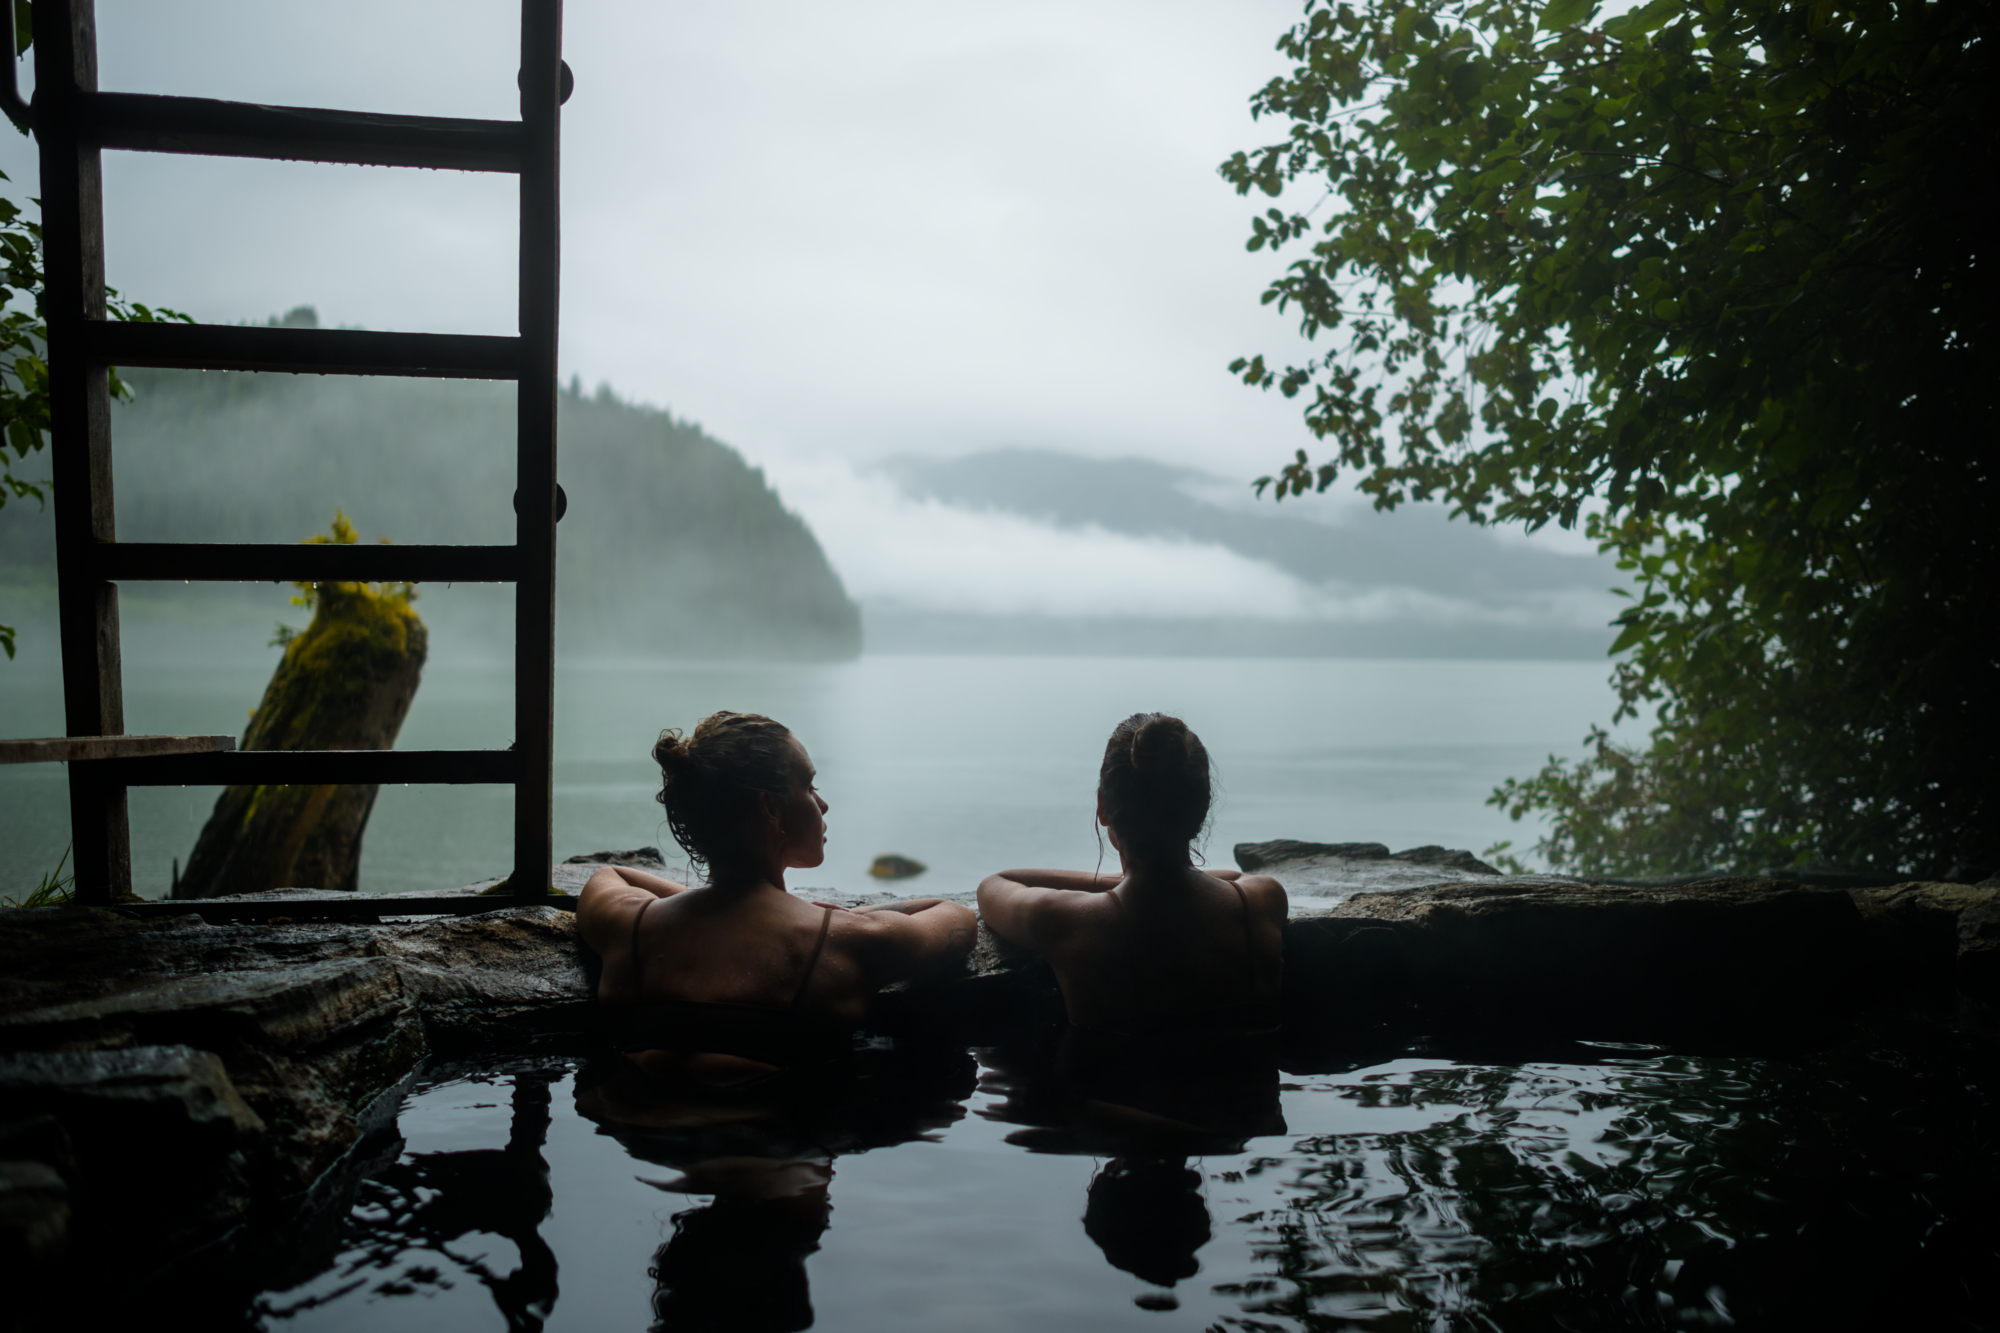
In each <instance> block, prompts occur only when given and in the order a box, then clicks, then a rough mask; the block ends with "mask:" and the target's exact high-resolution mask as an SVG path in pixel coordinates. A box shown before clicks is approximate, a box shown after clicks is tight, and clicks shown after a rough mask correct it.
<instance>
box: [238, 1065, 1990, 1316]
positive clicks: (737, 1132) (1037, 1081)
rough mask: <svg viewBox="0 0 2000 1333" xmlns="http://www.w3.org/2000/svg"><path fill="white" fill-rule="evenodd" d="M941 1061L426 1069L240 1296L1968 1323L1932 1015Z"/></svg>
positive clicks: (1960, 1172)
mask: <svg viewBox="0 0 2000 1333" xmlns="http://www.w3.org/2000/svg"><path fill="white" fill-rule="evenodd" d="M976 1054H977V1058H978V1065H977V1066H976V1065H975V1063H974V1060H973V1057H972V1055H970V1054H968V1053H967V1052H966V1051H965V1050H963V1049H962V1048H961V1049H956V1050H947V1051H923V1050H913V1049H908V1048H895V1047H887V1046H885V1047H878V1048H871V1049H869V1050H864V1051H862V1052H861V1053H860V1054H859V1056H858V1057H857V1060H856V1062H855V1064H854V1066H853V1067H852V1068H850V1069H847V1070H845V1071H841V1072H838V1073H834V1074H828V1075H825V1076H822V1077H818V1078H814V1079H807V1080H800V1081H798V1082H791V1083H787V1082H783V1081H779V1082H775V1083H771V1084H767V1085H765V1086H763V1087H760V1088H755V1089H746V1090H743V1091H741V1092H737V1093H732V1094H728V1095H715V1094H713V1093H703V1094H690V1093H689V1092H688V1091H687V1090H685V1089H675V1088H672V1087H667V1086H663V1085H661V1084H658V1083H655V1082H653V1081H651V1080H648V1079H646V1078H644V1077H642V1076H639V1075H638V1073H637V1071H636V1070H633V1069H631V1067H630V1066H629V1065H626V1064H624V1062H622V1061H619V1060H613V1059H603V1060H599V1059H595V1058H591V1059H580V1058H578V1057H572V1056H568V1055H564V1056H552V1055H543V1056H537V1057H518V1058H514V1059H512V1060H511V1061H509V1060H508V1059H507V1058H504V1057H498V1058H489V1059H488V1060H487V1062H486V1063H485V1064H484V1065H483V1069H482V1072H481V1073H479V1074H477V1075H474V1076H472V1077H470V1078H468V1077H466V1076H465V1074H464V1072H463V1070H462V1069H461V1070H457V1071H441V1077H440V1078H438V1079H437V1080H435V1081H434V1082H433V1083H432V1084H431V1085H430V1087H429V1088H428V1089H427V1090H425V1091H424V1092H422V1093H420V1094H419V1095H418V1096H417V1097H415V1098H414V1099H413V1100H412V1103H411V1105H410V1109H409V1111H408V1112H406V1114H405V1115H404V1117H403V1126H402V1128H403V1132H404V1133H406V1134H408V1135H409V1138H410V1140H411V1147H409V1148H406V1147H404V1146H403V1145H400V1144H392V1145H390V1147H389V1153H390V1156H389V1157H385V1158H383V1159H381V1165H380V1166H379V1167H376V1168H374V1169H373V1174H372V1177H371V1178H370V1179H369V1180H367V1181H366V1182H365V1183H364V1184H363V1185H362V1187H361V1194H360V1197H359V1202H358V1204H357V1206H356V1207H355V1209H354V1210H353V1212H352V1214H351V1215H350V1216H349V1217H348V1219H347V1226H346V1231H345V1233H344V1235H343V1238H342V1242H341V1251H340V1253H339V1254H338V1255H337V1256H336V1257H333V1258H331V1259H330V1260H329V1261H327V1262H326V1263H325V1266H324V1267H322V1268H320V1269H319V1271H318V1272H317V1273H315V1274H314V1275H313V1276H312V1277H311V1278H310V1279H309V1280H306V1281H304V1282H301V1283H299V1285H296V1286H291V1287H289V1288H288V1289H287V1290H286V1291H284V1292H282V1293H273V1294H271V1295H268V1296H266V1297H264V1298H262V1299H261V1300H259V1301H257V1302H256V1304H255V1305H254V1307H253V1309H252V1311H251V1313H250V1316H249V1317H250V1319H251V1320H252V1321H261V1322H262V1323H263V1325H264V1326H265V1327H266V1328H271V1327H276V1326H279V1325H281V1324H283V1323H285V1322H286V1321H288V1320H296V1321H298V1322H297V1323H296V1324H295V1325H294V1327H297V1328H299V1329H300V1330H301V1333H305V1330H307V1329H322V1328H324V1329H347V1328H354V1327H360V1326H363V1324H366V1326H368V1327H371V1328H398V1327H408V1328H430V1329H437V1330H448V1331H449V1333H458V1330H461V1329H464V1330H472V1329H477V1328H485V1327H489V1326H494V1325H497V1324H498V1323H500V1322H502V1320H504V1322H505V1323H506V1325H507V1326H508V1327H509V1328H513V1329H523V1330H527V1329H536V1328H539V1327H541V1326H542V1325H543V1323H544V1321H550V1312H551V1306H552V1304H553V1303H554V1302H555V1301H556V1297H557V1292H558V1273H557V1260H558V1259H561V1260H562V1261H563V1263H564V1265H565V1270H564V1271H565V1275H566V1278H567V1285H568V1288H569V1289H568V1291H566V1292H565V1293H564V1294H563V1297H562V1300H563V1302H564V1305H565V1306H566V1307H568V1308H567V1316H568V1318H569V1319H571V1320H574V1321H576V1322H578V1323H579V1324H591V1325H596V1324H603V1325H605V1326H607V1327H629V1326H630V1324H631V1323H632V1322H635V1321H634V1320H633V1315H634V1314H640V1316H641V1319H642V1320H643V1318H644V1317H645V1314H644V1313H643V1312H644V1303H645V1301H646V1300H647V1299H648V1298H650V1302H651V1310H650V1316H651V1318H652V1319H653V1320H655V1321H656V1325H655V1326H656V1327H658V1328H660V1329H670V1330H688V1329H709V1328H725V1327H726V1328H730V1329H743V1330H758V1329H770V1330H777V1329H786V1330H791V1329H800V1328H805V1327H808V1326H810V1325H811V1324H812V1322H813V1320H814V1299H815V1296H816V1295H817V1297H818V1299H819V1303H820V1306H821V1309H820V1312H819V1317H820V1320H821V1322H822V1323H824V1324H831V1323H835V1322H840V1323H841V1324H842V1326H843V1327H849V1326H853V1327H869V1328H876V1327H881V1328H893V1329H896V1330H902V1329H918V1328H925V1327H936V1326H952V1325H954V1324H955V1323H957V1322H964V1323H967V1324H968V1325H970V1324H979V1325H981V1326H990V1327H994V1328H1008V1329H1019V1328H1047V1329H1050V1330H1052V1331H1053V1330H1063V1329H1068V1328H1089V1327H1099V1326H1103V1327H1112V1326H1117V1325H1118V1324H1119V1321H1120V1320H1121V1319H1123V1320H1126V1321H1130V1320H1132V1319H1134V1318H1137V1319H1139V1320H1141V1321H1146V1320H1148V1319H1149V1316H1146V1315H1143V1314H1139V1313H1138V1312H1137V1311H1134V1310H1133V1309H1132V1307H1131V1305H1130V1304H1128V1302H1131V1301H1133V1300H1134V1295H1133V1292H1134V1290H1135V1284H1138V1283H1143V1284H1145V1289H1144V1292H1143V1294H1141V1295H1138V1296H1137V1298H1136V1303H1137V1304H1138V1305H1139V1306H1141V1307H1142V1308H1143V1309H1147V1310H1169V1309H1174V1308H1176V1307H1178V1308H1179V1310H1180V1314H1179V1315H1177V1316H1176V1318H1178V1319H1180V1320H1183V1321H1185V1323H1186V1326H1188V1327H1208V1326H1222V1327H1231V1328H1235V1329H1241V1330H1245V1331H1246V1333H1247V1331H1249V1330H1255V1331H1256V1333H1292V1331H1297V1333H1320V1331H1321V1330H1334V1329H1380V1330H1406V1329H1410V1330H1414V1329H1425V1330H1472V1329H1506V1330H1516V1329H1523V1330H1526V1329H1544V1328H1546V1329H1591V1330H1598V1329H1603V1330H1610V1329H1619V1330H1622V1329H1686V1328H1700V1327H1725V1326H1732V1325H1733V1326H1735V1327H1739V1328H1768V1329H1793V1328H1807V1329H1812V1330H1814V1333H1822V1331H1823V1330H1827V1331H1832V1330H1845V1329H1861V1328H1871V1329H1872V1328H1894V1329H1901V1328H1921V1329H1931V1328H1938V1329H1980V1328H1995V1327H1996V1324H2000V1207H1996V1200H2000V1134H1996V1132H1995V1131H1996V1127H2000V1050H1996V1048H1995V1047H1993V1046H1992V1045H1991V1044H1990V1043H1982V1042H1980V1041H1978V1040H1975V1039H1972V1038H1968V1037H1965V1036H1961V1035H1958V1034H1954V1033H1949V1032H1940V1031H1932V1030H1927V1029H1923V1028H1921V1027H1904V1028H1899V1029H1896V1030H1893V1031H1888V1030H1885V1031H1883V1032H1881V1033H1879V1034H1874V1035H1870V1034H1867V1033H1863V1034H1860V1035H1858V1036H1856V1037H1855V1038H1853V1039H1852V1040H1849V1041H1846V1042H1845V1043H1844V1044H1840V1045H1836V1046H1829V1047H1826V1048H1824V1049H1819V1050H1810V1051H1797V1050H1794V1051H1782V1052H1771V1051H1768V1050H1767V1051H1757V1052H1743V1051H1722V1052H1717V1051H1713V1050H1710V1051H1705V1052H1701V1053H1692V1052H1684V1051H1675V1050H1660V1049H1652V1048H1626V1049H1619V1048H1614V1047H1608V1046H1598V1047H1589V1046H1582V1045H1574V1044H1571V1045H1563V1046H1548V1047H1542V1048H1538V1049H1526V1048H1510V1049H1508V1050H1506V1051H1504V1052H1493V1051H1489V1050H1456V1049H1440V1048H1438V1047H1436V1046H1435V1045H1430V1044H1425V1043H1414V1042H1409V1043H1405V1045H1404V1046H1403V1047H1402V1048H1401V1049H1400V1051H1399V1052H1398V1055H1399V1058H1394V1059H1390V1060H1386V1061H1384V1060H1375V1061H1373V1062H1371V1063H1368V1064H1366V1065H1365V1066H1364V1067H1361V1068H1354V1067H1352V1066H1351V1065H1350V1064H1342V1062H1341V1061H1339V1060H1336V1059H1334V1058H1333V1057H1328V1059H1327V1060H1326V1061H1325V1062H1321V1063H1318V1064H1316V1065H1315V1066H1314V1068H1316V1069H1317V1070H1318V1071H1319V1072H1316V1073H1299V1072H1296V1071H1297V1070H1298V1069H1299V1067H1300V1066H1299V1063H1298V1062H1297V1061H1296V1060H1294V1059H1293V1058H1292V1057H1291V1056H1289V1055H1288V1056H1287V1057H1286V1068H1287V1069H1290V1070H1292V1071H1294V1072H1291V1073H1289V1074H1280V1073H1278V1072H1277V1070H1276V1068H1275V1067H1274V1066H1273V1065H1272V1064H1271V1062H1270V1061H1269V1059H1268V1058H1267V1055H1266V1054H1264V1053H1256V1054H1255V1058H1251V1054H1250V1053H1248V1051H1247V1047H1245V1048H1239V1049H1237V1050H1235V1051H1231V1052H1226V1053H1225V1054H1227V1055H1228V1057H1229V1058H1228V1059H1224V1060H1222V1061H1221V1062H1220V1063H1216V1064H1207V1063H1205V1062H1204V1061H1201V1060H1196V1059H1194V1058H1192V1057H1191V1056H1190V1055H1189V1052H1188V1051H1187V1050H1186V1049H1185V1048H1178V1047H1177V1048H1161V1049H1158V1050H1155V1051H1152V1052H1151V1053H1146V1052H1144V1051H1140V1050H1137V1049H1136V1048H1127V1049H1125V1050H1123V1051H1121V1052H1114V1053H1112V1058H1103V1059H1099V1058H1086V1057H1087V1056H1091V1055H1092V1054H1093V1053H1092V1052H1089V1051H1087V1050H1086V1049H1085V1048H1084V1047H1083V1046H1080V1045H1079V1044H1077V1042H1076V1041H1075V1040H1074V1039H1072V1040H1071V1042H1070V1043H1069V1044H1061V1043H1058V1042H1057V1041H1055V1040H1054V1039H1053V1038H1051V1039H1049V1040H1047V1041H1044V1042H1041V1043H1040V1044H1036V1043H1028V1044H1026V1045H1023V1046H1021V1047H1018V1048H991V1049H989V1048H981V1049H980V1050H979V1051H978V1052H977V1053H976ZM1104 1054H1105V1053H1104V1052H1101V1051H1100V1052H1095V1055H1097V1056H1102V1055H1104ZM579 1066H580V1068H579ZM979 1066H983V1070H982V1069H981V1068H979ZM572 1071H575V1074H576V1077H575V1089H576V1093H575V1102H574V1109H575V1112H576V1113H579V1114H580V1115H581V1116H583V1117H585V1118H586V1119H587V1123H579V1121H578V1120H577V1119H576V1118H575V1117H574V1116H573V1115H572V1110H571V1105H570V1102H569V1094H568V1093H567V1092H556V1091H555V1089H554V1086H553V1085H554V1084H555V1083H557V1082H558V1081H560V1080H563V1079H566V1078H568V1077H569V1076H570V1075H571V1073H572ZM446 1075H448V1076H446ZM975 1075H977V1076H978V1081H979V1084H980V1087H979V1089H977V1092H978V1101H977V1105H978V1106H979V1110H980V1113H981V1118H976V1119H974V1120H971V1121H964V1120H963V1117H964V1115H965V1110H964V1108H965V1107H966V1105H967V1104H968V1101H969V1099H970V1098H971V1097H972V1096H973V1095H974V1093H975V1088H974V1081H975ZM1197 1075H1198V1076H1197ZM1281 1080H1284V1081H1282V1082H1281ZM552 1092H554V1093H555V1095H554V1098H553V1101H552V1097H551V1094H552ZM1280 1099H1282V1114H1280V1111H1281V1100H1280ZM552 1116H553V1118H554V1121H555V1126H554V1129H553V1131H552V1129H551V1124H550V1121H551V1117H552ZM1287 1121H1289V1122H1290V1125H1291V1127H1290V1128H1289V1129H1287V1128H1286V1122H1287ZM1003 1138H1004V1140H1005V1143H1004V1144H1003V1143H1001V1142H999V1140H1001V1139H1003ZM940 1139H941V1140H943V1142H942V1144H941V1146H939V1147H937V1148H935V1149H931V1148H925V1149H923V1150H922V1151H921V1152H918V1153H914V1154H905V1153H903V1152H901V1151H900V1150H897V1149H896V1147H895V1146H896V1145H902V1144H909V1143H912V1142H915V1141H920V1140H928V1141H936V1140H940ZM546 1144H553V1147H549V1146H545V1145H546ZM1007 1145H1012V1146H1011V1147H1009V1146H1007ZM412 1148H413V1149H414V1150H412ZM398 1149H401V1152H400V1155H397V1154H398ZM432 1149H439V1150H438V1151H433V1150H432ZM875 1149H884V1150H890V1151H888V1152H885V1153H884V1154H882V1155H880V1156H870V1157H869V1158H867V1159H865V1166H864V1165H863V1164H862V1163H855V1162H853V1161H852V1159H853V1156H854V1155H855V1154H858V1153H864V1152H870V1151H871V1150H875ZM1030 1154H1033V1156H1032V1157H1031V1156H1030ZM1091 1157H1095V1158H1097V1159H1098V1160H1097V1161H1095V1162H1091V1161H1089V1160H1087V1159H1089V1158H1091ZM545 1159H546V1160H548V1161H553V1162H554V1163H556V1168H557V1169H556V1173H555V1178H554V1180H553V1182H551V1180H550V1176H549V1172H548V1170H547V1168H546V1167H545V1166H544V1165H543V1162H544V1160H545ZM844 1159H845V1160H844ZM635 1163H637V1164H638V1165H637V1166H636V1169H635V1167H634V1164H635ZM836 1174H839V1175H840V1176H841V1177H842V1178H841V1179H840V1180H839V1181H836V1179H835V1176H836ZM634 1176H637V1177H639V1178H640V1180H641V1181H642V1182H643V1183H635V1182H634V1180H633V1177H634ZM551 1185H553V1190H554V1194H555V1196H556V1198H555V1203H554V1212H553V1214H552V1215H551V1211H550V1210H551V1201H550V1193H551ZM648 1185H650V1186H653V1187H654V1188H652V1189H648V1188H647V1187H646V1186H648ZM656 1190H663V1191H667V1192H668V1193H669V1194H670V1195H671V1196H672V1197H671V1198H670V1199H664V1198H663V1197H662V1196H661V1195H660V1194H658V1193H656V1192H655V1191H656ZM843 1200H845V1202H846V1204H847V1206H848V1208H849V1209H850V1211H849V1212H847V1213H845V1214H843V1215H842V1216H841V1217H840V1218H839V1219H838V1220H840V1221H842V1222H843V1223H844V1228H845V1229H844V1230H843V1231H842V1232H840V1233H835V1232H833V1231H831V1230H830V1224H831V1222H832V1221H834V1220H835V1217H834V1209H835V1207H836V1206H837V1205H840V1204H841V1203H842V1202H843ZM662 1203H664V1204H665V1205H666V1206H665V1207H661V1206H660V1205H661V1204H662ZM551 1217H552V1221H551V1220H550V1219H551ZM545 1234H546V1235H547V1236H548V1237H550V1238H551V1239H550V1240H547V1241H545V1240H544V1235H545ZM551 1243H553V1244H554V1246H555V1250H556V1253H554V1254H552V1253H551V1251H550V1244H551ZM564 1246H569V1247H570V1248H568V1249H565V1248H564ZM816 1254H817V1257H814V1256H815V1255H816ZM836 1254H837V1255H839V1256H840V1261H839V1267H838V1269H832V1268H829V1267H828V1266H827V1265H828V1264H829V1261H830V1259H831V1258H832V1257H833V1256H834V1255H836ZM308 1266H313V1265H308ZM288 1271H289V1270H288ZM913 1273H914V1274H916V1275H917V1277H916V1278H915V1279H912V1276H911V1275H912V1274H913ZM809 1279H811V1281H810V1282H809ZM295 1280H296V1279H295V1278H293V1277H291V1276H285V1277H283V1278H282V1281H284V1282H286V1283H290V1282H293V1281H295ZM815 1286H816V1287H817V1288H818V1290H817V1292H815V1290H814V1287H815ZM454 1287H455V1288H456V1290H455V1291H452V1290H450V1289H452V1288H454ZM926 1302H928V1304H927V1303H926ZM957 1302H964V1303H965V1304H964V1308H963V1309H961V1308H960V1305H959V1304H957ZM835 1309H839V1310H841V1311H843V1312H844V1315H845V1318H844V1319H840V1320H837V1319H836V1317H835V1315H834V1313H833V1312H834V1311H835ZM960 1315H963V1318H962V1319H961V1318H960V1317H959V1316H960ZM562 1317H563V1316H561V1315H558V1316H556V1318H557V1319H561V1318H562ZM211 1322H215V1323H217V1324H218V1326H220V1325H221V1323H222V1322H223V1321H220V1320H216V1321H211ZM1162 1322H1163V1326H1164V1323H1165V1321H1162ZM551 1327H553V1321H551Z"/></svg>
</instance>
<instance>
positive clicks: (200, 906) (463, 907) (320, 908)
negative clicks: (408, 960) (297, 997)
mask: <svg viewBox="0 0 2000 1333" xmlns="http://www.w3.org/2000/svg"><path fill="white" fill-rule="evenodd" d="M516 907H553V908H555V909H556V910H558V911H562V912H574V911H575V910H576V897H575V895H574V894H568V893H551V894H548V895H546V896H545V897H541V898H528V899H521V898H515V897H512V896H511V895H506V894H495V895H494V896H492V897H490V898H489V897H485V896H483V895H480V894H464V895H457V894H454V895H451V896H449V897H445V896H426V897H414V896H413V897H407V898H403V897H396V896H393V895H391V894H386V893H351V894H347V895H344V896H342V897H339V898H294V899H289V900H287V899H283V898H276V899H272V900H270V901H268V902H245V901H244V900H243V899H241V898H168V899H161V900H159V901H156V902H147V903H129V902H127V903H114V904H112V910H113V911H116V912H118V913H120V914H122V915H125V916H132V917H137V918H138V919H139V920H141V921H146V920H152V919H157V918H160V917H176V916H187V915H189V914H190V913H192V914H193V915H196V916H199V917H200V918H201V919H202V920H204V921H206V922H208V923H209V924H211V925H215V924H217V923H220V922H225V921H268V920H271V919H273V918H281V919H286V920H291V921H373V920H376V919H378V918H380V917H385V916H392V917H393V916H477V915H479V914H481V913H485V912H505V911H508V910H510V909H512V908H516Z"/></svg>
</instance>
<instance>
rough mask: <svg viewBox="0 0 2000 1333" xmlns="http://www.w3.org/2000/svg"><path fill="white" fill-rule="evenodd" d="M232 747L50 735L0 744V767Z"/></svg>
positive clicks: (173, 739)
mask: <svg viewBox="0 0 2000 1333" xmlns="http://www.w3.org/2000/svg"><path fill="white" fill-rule="evenodd" d="M235 748H236V738H235V737H234V736H52V737H49V738H47V739H45V740H17V741H0V764H68V763H80V762H84V761H88V760H93V759H136V758H140V757H142V756H149V755H161V754H211V753H216V752H219V751H223V750H233V749H235Z"/></svg>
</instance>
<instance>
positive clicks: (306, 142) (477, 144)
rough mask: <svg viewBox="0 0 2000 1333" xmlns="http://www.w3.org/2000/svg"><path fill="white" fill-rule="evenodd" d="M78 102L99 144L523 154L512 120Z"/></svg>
mask: <svg viewBox="0 0 2000 1333" xmlns="http://www.w3.org/2000/svg"><path fill="white" fill-rule="evenodd" d="M77 111H78V114H79V116H80V117H81V120H82V128H83V131H84V133H85V134H87V135H88V136H90V138H91V139H93V140H94V141H95V142H96V144H97V146H98V147H99V148H128V149H134V150H137V151H139V152H145V153H196V154H201V155H204V156H209V157H261V158H276V159H280V160H286V161H295V162H347V163H353V164H356V165H359V166H379V167H432V168H436V169H438V170H445V171H515V170H518V169H519V165H520V160H521V126H520V124H519V123H518V122H515V121H511V120H453V119H446V118H444V117H439V116H384V115H375V114H372V113H369V112H364V111H327V110H321V109H319V108H317V107H303V106H259V105H257V104H255V103H251V102H221V101H216V100H214V99H212V98H207V97H159V96H153V95H148V94H142V93H96V94H93V95H91V96H88V97H84V98H82V99H80V101H79V104H78V107H77Z"/></svg>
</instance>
